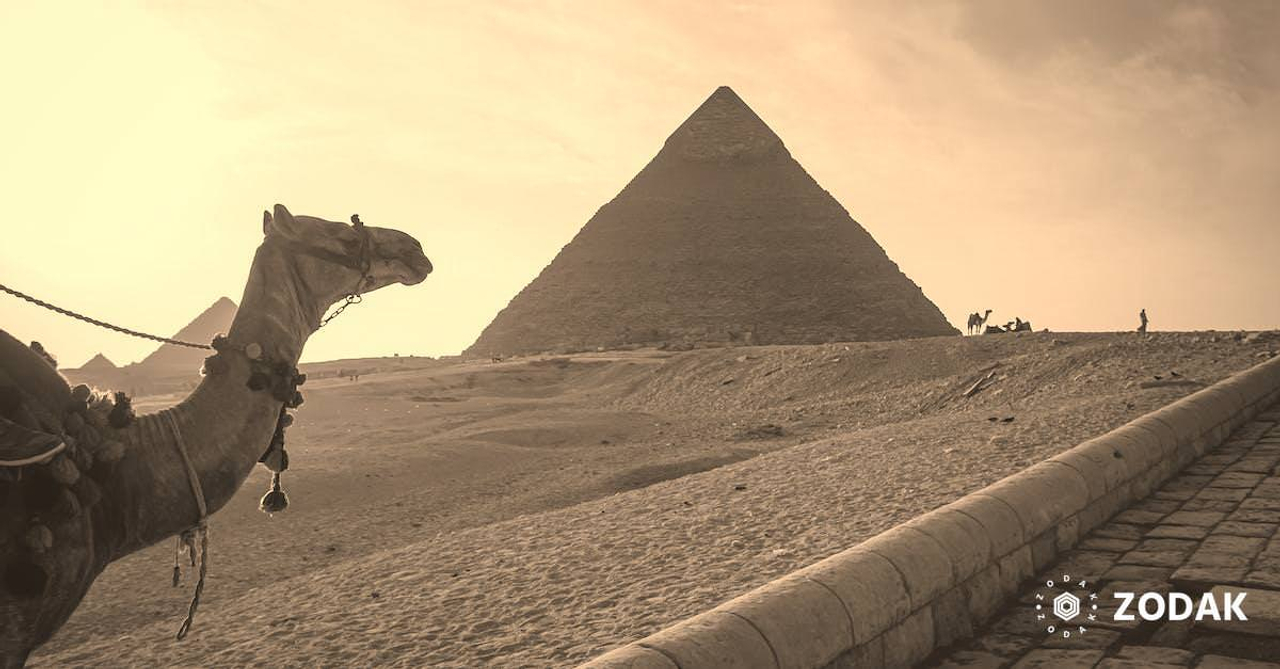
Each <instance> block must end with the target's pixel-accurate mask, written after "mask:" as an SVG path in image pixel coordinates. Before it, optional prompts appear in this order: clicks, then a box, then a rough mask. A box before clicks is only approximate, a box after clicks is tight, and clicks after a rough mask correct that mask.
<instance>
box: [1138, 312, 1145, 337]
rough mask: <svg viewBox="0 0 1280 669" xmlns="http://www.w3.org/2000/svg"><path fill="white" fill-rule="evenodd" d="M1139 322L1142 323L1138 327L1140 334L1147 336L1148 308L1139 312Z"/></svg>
mask: <svg viewBox="0 0 1280 669" xmlns="http://www.w3.org/2000/svg"><path fill="white" fill-rule="evenodd" d="M1138 320H1140V321H1142V324H1141V325H1139V326H1138V332H1139V333H1142V334H1146V332H1147V310H1146V308H1143V310H1142V311H1139V312H1138Z"/></svg>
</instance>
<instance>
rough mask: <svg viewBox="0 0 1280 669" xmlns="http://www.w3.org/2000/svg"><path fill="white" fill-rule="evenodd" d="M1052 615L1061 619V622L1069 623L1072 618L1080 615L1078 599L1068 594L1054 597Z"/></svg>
mask: <svg viewBox="0 0 1280 669" xmlns="http://www.w3.org/2000/svg"><path fill="white" fill-rule="evenodd" d="M1053 615H1055V616H1058V617H1059V618H1061V619H1062V621H1063V622H1071V620H1072V619H1073V618H1075V617H1076V616H1078V615H1080V598H1079V597H1076V596H1075V595H1073V594H1071V593H1069V592H1064V593H1062V594H1061V595H1058V596H1057V597H1054V598H1053Z"/></svg>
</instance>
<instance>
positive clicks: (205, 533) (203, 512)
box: [161, 409, 209, 641]
mask: <svg viewBox="0 0 1280 669" xmlns="http://www.w3.org/2000/svg"><path fill="white" fill-rule="evenodd" d="M161 413H162V414H163V415H164V417H165V418H167V419H168V423H169V430H170V431H172V432H173V440H174V444H176V445H177V447H178V454H179V455H181V456H182V464H183V465H185V466H186V468H187V480H188V481H190V482H191V494H192V495H194V496H195V498H196V507H197V508H198V509H199V510H200V520H198V521H196V524H195V525H194V526H193V527H191V528H190V529H188V530H186V531H184V532H183V533H182V535H180V536H179V537H178V545H179V550H181V546H182V545H183V543H185V544H186V545H187V547H188V549H189V550H191V551H192V553H191V559H192V560H193V561H194V560H195V546H194V536H193V534H198V535H200V579H199V580H198V581H196V590H195V592H194V593H193V594H192V595H191V605H190V606H188V607H187V617H186V619H185V620H183V621H182V626H181V627H179V628H178V640H179V641H181V640H182V639H184V638H186V636H187V632H190V631H191V623H193V622H195V619H196V608H197V607H199V606H200V595H201V594H202V593H204V579H205V575H206V574H208V571H209V507H208V506H207V505H206V503H205V499H204V489H203V488H201V487H200V476H199V475H198V474H196V468H195V465H193V464H192V463H191V457H190V456H189V455H187V444H186V442H185V441H183V439H182V430H181V429H180V428H179V427H178V419H176V418H174V417H173V411H172V410H171V409H166V410H164V411H162V412H161ZM173 566H174V569H177V567H178V564H177V557H176V555H175V558H174V565H173ZM174 577H175V578H174V584H175V585H176V584H177V573H176V572H175V574H174Z"/></svg>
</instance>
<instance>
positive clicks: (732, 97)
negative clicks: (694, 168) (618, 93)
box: [659, 86, 786, 161]
mask: <svg viewBox="0 0 1280 669" xmlns="http://www.w3.org/2000/svg"><path fill="white" fill-rule="evenodd" d="M777 153H782V154H786V147H784V146H783V145H782V140H781V139H780V138H779V137H778V135H777V134H775V133H774V132H773V130H772V129H771V128H769V126H768V124H766V123H765V122H764V120H762V119H761V118H760V117H759V116H757V115H756V113H755V112H754V111H752V109H751V107H749V106H747V103H746V102H745V101H743V99H742V98H741V97H739V96H738V94H737V93H736V92H734V90H733V89H732V88H729V87H728V86H720V87H719V88H717V89H716V90H714V91H712V93H711V95H710V96H709V97H708V98H707V99H706V100H704V101H703V103H702V104H701V105H699V106H698V108H697V109H695V110H694V112H693V113H692V114H690V115H689V118H687V119H685V122H684V123H681V124H680V127H679V128H676V131H675V132H674V133H672V134H671V136H670V137H668V138H667V142H666V144H665V145H664V146H663V149H662V153H660V154H659V155H660V156H661V155H662V154H668V155H671V154H675V155H677V156H679V157H681V158H684V159H686V160H695V161H715V160H724V159H742V158H751V157H764V156H769V155H774V154H777Z"/></svg>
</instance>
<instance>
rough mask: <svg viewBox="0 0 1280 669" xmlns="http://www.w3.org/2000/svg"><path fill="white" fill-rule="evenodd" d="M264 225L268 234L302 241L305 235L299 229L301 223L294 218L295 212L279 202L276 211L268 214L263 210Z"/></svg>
mask: <svg viewBox="0 0 1280 669" xmlns="http://www.w3.org/2000/svg"><path fill="white" fill-rule="evenodd" d="M262 225H263V227H264V229H265V230H266V233H267V234H276V235H280V236H281V237H286V238H288V239H294V240H298V241H301V240H302V238H303V235H302V234H301V233H302V231H301V230H299V229H298V228H299V223H298V221H297V220H295V219H294V218H293V214H290V213H289V210H288V209H285V208H284V205H283V204H277V205H276V206H275V207H274V212H273V213H271V214H268V213H266V212H263V216H262Z"/></svg>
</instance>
